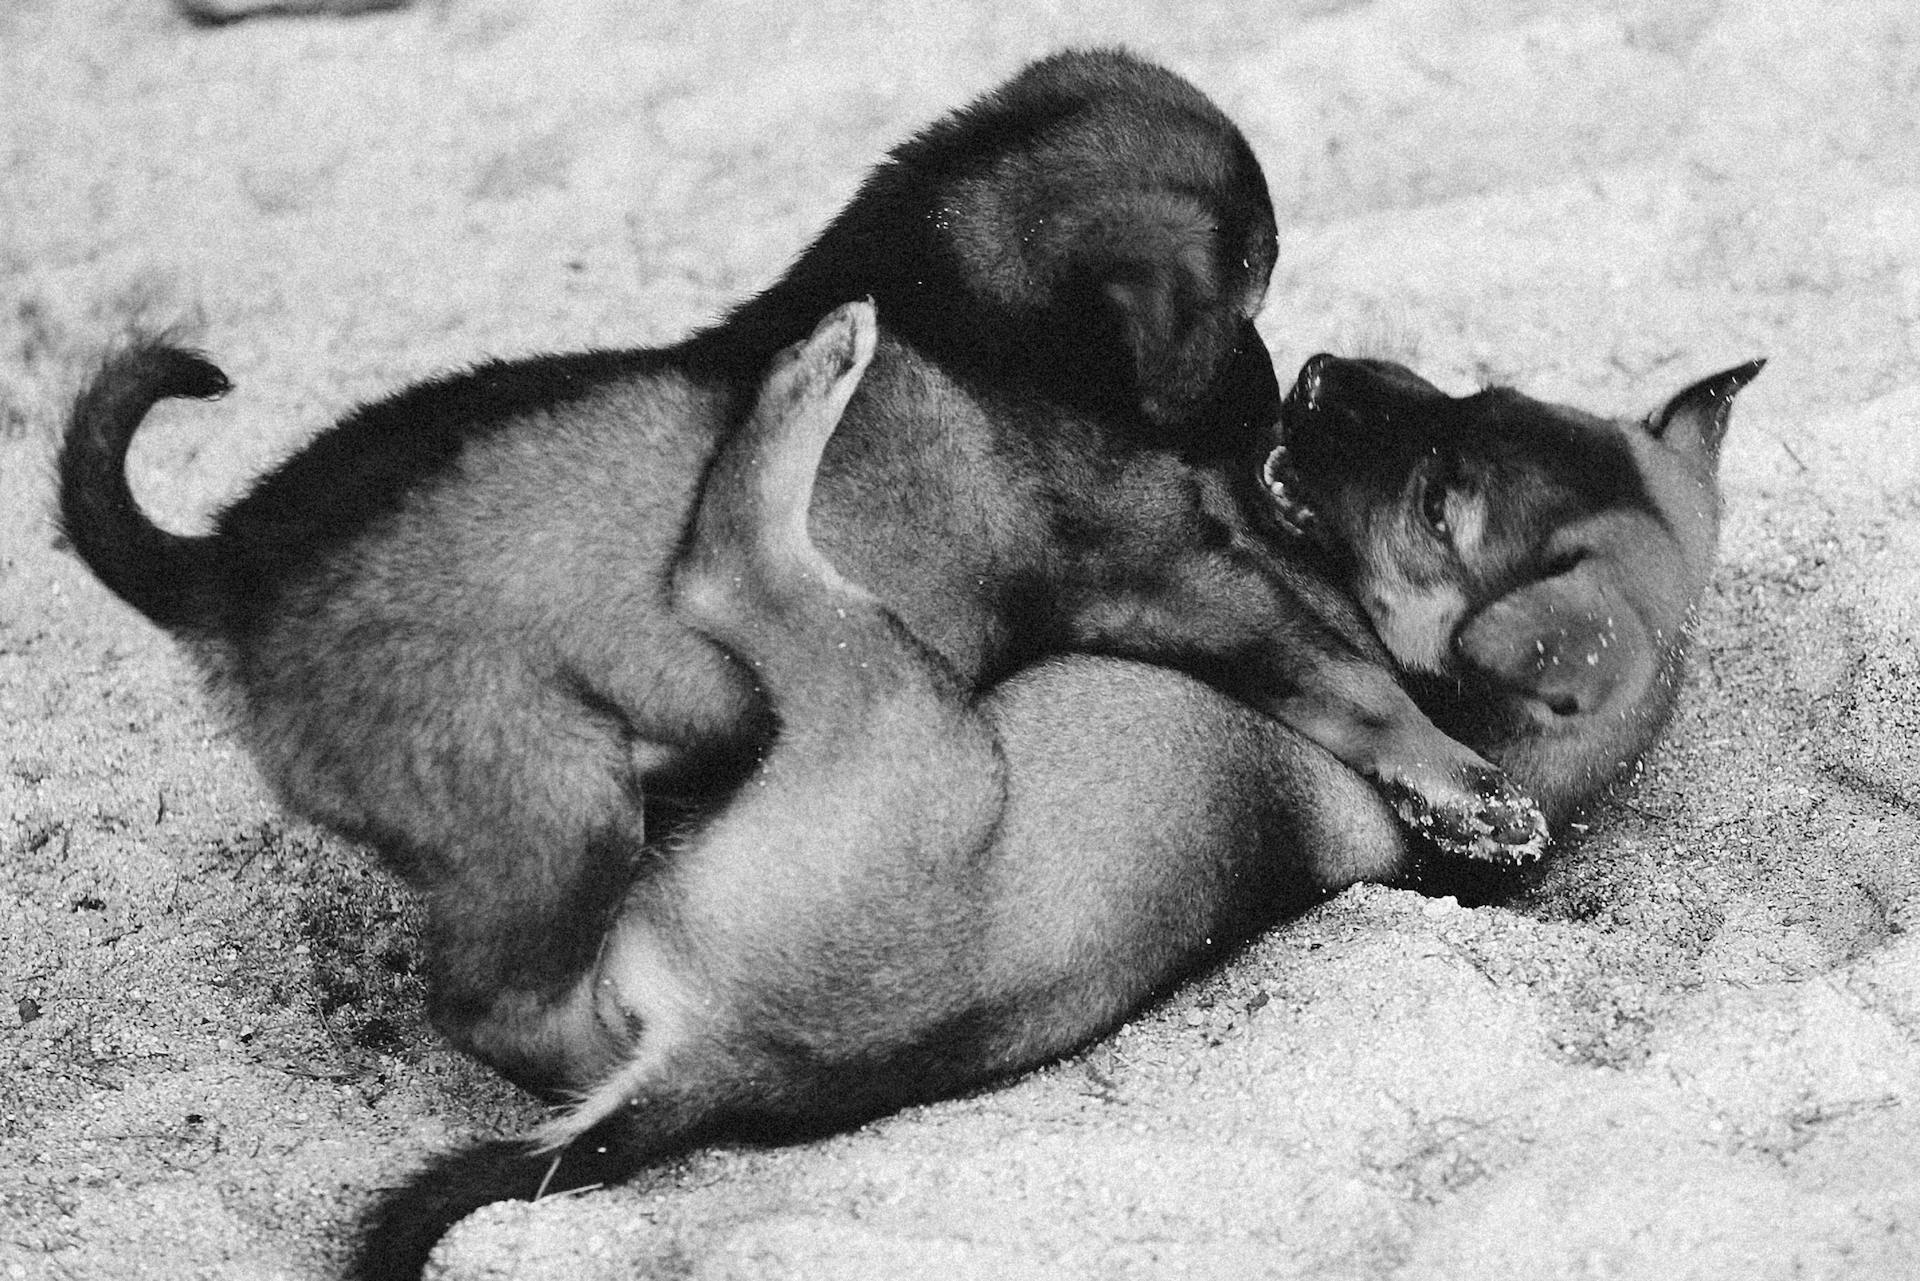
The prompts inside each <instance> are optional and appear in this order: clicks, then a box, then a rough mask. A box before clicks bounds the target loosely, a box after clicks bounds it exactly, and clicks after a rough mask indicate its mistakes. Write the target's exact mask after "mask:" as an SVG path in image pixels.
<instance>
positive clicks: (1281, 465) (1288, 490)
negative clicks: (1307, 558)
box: [1260, 445, 1319, 538]
mask: <svg viewBox="0 0 1920 1281" xmlns="http://www.w3.org/2000/svg"><path fill="white" fill-rule="evenodd" d="M1260 481H1261V483H1262V484H1264V485H1265V486H1266V487H1267V497H1268V498H1270V499H1272V500H1273V518H1274V519H1275V520H1276V521H1278V522H1279V524H1280V528H1281V529H1283V530H1285V531H1286V532H1287V533H1289V534H1291V535H1293V536H1294V537H1295V538H1305V537H1307V536H1308V535H1310V534H1312V533H1313V531H1314V528H1315V526H1316V525H1317V524H1318V523H1319V517H1318V516H1316V515H1315V514H1314V510H1313V507H1312V505H1311V504H1310V503H1308V502H1307V500H1306V499H1305V498H1304V497H1302V492H1303V487H1302V485H1301V483H1300V475H1299V473H1298V472H1296V471H1294V469H1293V460H1292V458H1291V457H1290V456H1289V455H1288V453H1287V447H1286V446H1285V445H1280V446H1277V447H1275V449H1274V451H1273V452H1272V453H1270V454H1268V455H1267V461H1266V463H1265V464H1264V465H1262V466H1261V468H1260Z"/></svg>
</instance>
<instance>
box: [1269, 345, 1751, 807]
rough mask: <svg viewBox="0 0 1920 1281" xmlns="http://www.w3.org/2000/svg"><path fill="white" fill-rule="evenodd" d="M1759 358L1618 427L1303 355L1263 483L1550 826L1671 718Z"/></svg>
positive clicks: (1400, 663)
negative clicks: (1738, 398)
mask: <svg viewBox="0 0 1920 1281" xmlns="http://www.w3.org/2000/svg"><path fill="white" fill-rule="evenodd" d="M1765 363H1766V362H1765V361H1760V360H1755V361H1750V362H1748V363H1747V364H1744V365H1739V366H1737V367H1735V368H1732V369H1729V370H1726V371H1724V372H1722V373H1719V374H1715V375H1714V376H1712V377H1710V378H1706V379H1703V380H1702V381H1700V382H1698V383H1696V384H1694V385H1693V386H1691V387H1689V388H1687V389H1686V390H1685V391H1683V392H1681V393H1680V394H1679V395H1678V396H1675V397H1674V398H1673V399H1672V400H1671V401H1669V402H1668V403H1667V404H1666V405H1665V406H1664V407H1663V408H1661V409H1660V411H1659V412H1657V413H1655V414H1653V415H1651V416H1649V417H1648V418H1647V419H1646V420H1645V421H1644V423H1640V424H1622V423H1619V422H1614V421H1609V420H1607V419H1602V418H1596V417H1594V416H1593V415H1591V414H1586V413H1582V412H1580V411H1579V410H1576V409H1570V408H1567V407H1564V406H1558V405H1547V404H1542V403H1541V402H1539V401H1535V400H1532V399H1529V398H1527V397H1525V396H1522V395H1520V394H1518V393H1517V392H1513V391H1511V390H1508V389H1505V388H1497V387H1496V388H1490V389H1488V390H1486V391H1482V392H1480V393H1478V394H1476V395H1473V396H1467V397H1461V398H1454V397H1450V396H1448V395H1446V394H1445V393H1444V392H1442V391H1440V390H1439V389H1438V388H1436V387H1434V386H1433V384H1431V383H1429V382H1427V381H1426V380H1425V379H1423V378H1421V377H1420V376H1419V375H1417V374H1415V373H1414V372H1413V371H1411V370H1409V369H1406V368H1405V367H1403V366H1400V365H1395V364H1391V363H1388V362H1383V361H1369V360H1340V359H1337V358H1335V357H1333V356H1326V355H1322V356H1316V357H1314V358H1313V359H1312V360H1310V361H1308V362H1307V364H1306V366H1305V367H1304V368H1303V369H1302V370H1301V372H1300V376H1299V379H1298V381H1297V382H1296V383H1295V385H1294V387H1293V389H1292V391H1291V392H1290V393H1289V394H1288V397H1287V401H1286V406H1285V416H1284V422H1285V443H1284V444H1282V445H1281V446H1280V447H1279V448H1278V449H1276V450H1275V451H1274V453H1273V454H1272V455H1271V456H1270V457H1269V459H1268V462H1267V465H1266V478H1267V482H1268V487H1269V490H1270V492H1271V493H1272V494H1273V496H1274V500H1275V504H1276V511H1277V513H1278V515H1279V518H1280V520H1281V523H1282V525H1283V527H1284V528H1285V529H1287V530H1288V531H1289V533H1291V534H1293V535H1294V536H1296V537H1298V538H1299V539H1301V541H1302V544H1303V546H1311V547H1313V548H1315V549H1317V550H1318V552H1319V553H1320V554H1321V555H1323V556H1325V557H1326V558H1328V560H1329V562H1330V564H1329V565H1328V567H1327V572H1329V573H1330V574H1332V575H1333V576H1334V577H1336V578H1338V579H1339V580H1340V581H1342V582H1344V583H1346V584H1348V585H1349V586H1350V587H1351V589H1352V590H1353V592H1354V594H1355V596H1356V597H1357V599H1358V600H1359V602H1360V603H1361V605H1362V606H1363V607H1364V609H1365V611H1366V614H1367V617H1368V619H1369V621H1370V622H1371V623H1372V625H1373V628H1374V630H1375V632H1376V633H1377V634H1378V635H1379V636H1380V638H1381V639H1382V641H1383V642H1384V644H1385V646H1386V648H1387V650H1388V652H1389V653H1391V654H1392V656H1393V659H1394V662H1395V664H1396V666H1397V667H1398V670H1399V672H1400V673H1401V675H1402V678H1403V679H1404V680H1406V682H1407V683H1408V685H1409V687H1410V688H1411V689H1413V690H1414V692H1415V695H1416V698H1417V699H1418V701H1419V703H1420V705H1421V707H1422V708H1423V709H1424V710H1426V711H1427V712H1428V713H1429V715H1431V716H1432V717H1433V719H1434V721H1435V723H1436V724H1438V725H1439V726H1440V727H1441V728H1443V729H1444V730H1445V731H1446V732H1447V733H1449V734H1450V735H1452V736H1454V737H1455V738H1458V739H1459V740H1460V741H1462V742H1464V743H1467V744H1470V745H1471V746H1473V747H1474V749H1475V750H1477V751H1479V752H1481V753H1482V754H1484V755H1485V756H1486V757H1487V758H1488V759H1489V760H1491V761H1494V762H1497V763H1498V764H1499V765H1500V766H1501V767H1502V768H1503V769H1504V770H1505V771H1506V772H1507V773H1508V774H1509V775H1510V776H1511V777H1512V778H1513V779H1514V780H1515V781H1516V782H1518V783H1519V785H1520V786H1521V787H1523V788H1524V789H1525V790H1526V791H1527V793H1528V794H1529V795H1530V796H1532V797H1533V798H1534V799H1535V800H1537V801H1538V802H1539V803H1540V804H1541V806H1542V808H1543V810H1544V811H1545V813H1546V815H1547V817H1548V819H1549V820H1550V821H1551V822H1552V823H1554V824H1555V825H1558V824H1560V823H1561V822H1562V821H1564V820H1565V819H1566V818H1567V817H1568V816H1570V815H1571V814H1572V813H1573V812H1574V811H1576V810H1577V809H1578V808H1579V807H1580V806H1582V805H1584V804H1585V803H1586V802H1588V801H1589V800H1591V799H1592V798H1593V797H1594V796H1596V795H1597V794H1598V793H1599V792H1601V791H1602V790H1603V789H1605V788H1606V787H1607V786H1608V785H1609V784H1610V783H1612V782H1614V781H1615V780H1616V779H1618V778H1619V777H1620V776H1621V775H1622V774H1623V773H1624V772H1625V771H1627V770H1628V769H1629V768H1631V766H1632V765H1633V764H1634V762H1635V761H1637V760H1639V758H1640V757H1641V756H1642V755H1643V754H1644V753H1645V752H1646V750H1647V749H1648V748H1649V747H1651V746H1652V745H1653V742H1654V740H1655V739H1656V738H1657V737H1658V736H1659V734H1660V732H1661V730H1662V729H1663V728H1664V727H1665V725H1666V722H1667V720H1668V717H1669V716H1670V715H1671V713H1672V710H1673V703H1674V698H1675V695H1676V693H1677V692H1678V690H1679V686H1680V679H1681V676H1682V672H1683V668H1684V657H1685V652H1686V638H1687V631H1688V626H1689V624H1690V622H1691V620H1692V613H1693V609H1694V606H1695V604H1696V603H1697V602H1698V601H1699V599H1700V594H1701V592H1702V591H1703V590H1704V589H1705V586H1706V582H1707V577H1708V575H1709V573H1710V572H1711V570H1712V566H1713V557H1714V550H1715V548H1716V546H1717V545H1718V539H1719V513H1720V506H1719V491H1718V488H1717V486H1716V482H1715V471H1716V468H1717V465H1718V461H1719V452H1720V442H1721V440H1722V438H1723V437H1724V435H1725V432H1726V426H1727V421H1728V415H1729V414H1730V412H1731V409H1732V404H1733V398H1734V396H1735V394H1736V393H1737V392H1738V391H1739V390H1740V389H1741V388H1742V387H1744V386H1746V384H1747V383H1748V382H1750V381H1752V379H1753V378H1754V376H1755V375H1757V374H1758V373H1759V372H1760V370H1761V368H1762V367H1763V366H1764V365H1765ZM1323 741H1324V739H1323Z"/></svg>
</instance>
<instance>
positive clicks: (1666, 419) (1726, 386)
mask: <svg viewBox="0 0 1920 1281" xmlns="http://www.w3.org/2000/svg"><path fill="white" fill-rule="evenodd" d="M1766 365H1767V362H1766V361H1764V360H1749V361H1748V362H1747V363H1746V364H1744V365H1735V366H1734V367H1733V368H1732V369H1726V370H1722V371H1721V372H1720V373H1717V374H1714V375H1713V376H1712V377H1710V378H1702V379H1701V380H1700V381H1699V382H1697V383H1695V384H1694V385H1693V386H1691V387H1689V388H1687V389H1686V390H1685V391H1683V392H1681V393H1680V394H1679V395H1678V396H1675V397H1674V398H1673V399H1672V400H1669V401H1668V402H1667V403H1666V406H1665V408H1663V409H1661V410H1660V412H1659V413H1657V414H1654V415H1653V416H1652V417H1651V418H1649V419H1647V430H1649V431H1651V432H1652V433H1653V434H1654V435H1655V436H1657V437H1658V438H1659V439H1661V440H1664V441H1666V442H1667V444H1669V445H1672V446H1673V447H1674V448H1675V449H1678V450H1680V451H1682V452H1683V453H1690V454H1698V455H1699V456H1700V457H1701V458H1703V459H1705V460H1706V461H1707V462H1710V463H1711V462H1717V461H1718V460H1719V458H1720V442H1721V440H1723V439H1724V438H1725V437H1726V434H1727V420H1728V418H1730V417H1731V416H1732V414H1733V397H1734V394H1735V393H1736V392H1738V391H1739V390H1740V389H1741V388H1742V387H1744V386H1746V385H1747V384H1748V383H1750V382H1752V381H1753V379H1754V376H1755V375H1756V374H1758V373H1759V372H1760V371H1761V370H1762V369H1764V368H1766Z"/></svg>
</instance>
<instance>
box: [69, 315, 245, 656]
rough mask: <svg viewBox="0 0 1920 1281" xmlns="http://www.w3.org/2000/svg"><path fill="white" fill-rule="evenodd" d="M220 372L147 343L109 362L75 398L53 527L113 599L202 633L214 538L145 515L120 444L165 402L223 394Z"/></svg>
mask: <svg viewBox="0 0 1920 1281" xmlns="http://www.w3.org/2000/svg"><path fill="white" fill-rule="evenodd" d="M231 386H232V384H230V383H229V382H228V381H227V376H226V375H225V374H223V373H221V372H220V370H219V369H217V368H215V367H214V365H212V364H211V363H210V362H208V361H207V360H206V359H204V358H203V357H201V356H198V355H195V354H194V353H193V352H190V351H183V350H181V349H180V348H178V347H171V346H168V345H167V344H166V343H164V342H161V341H158V340H154V339H142V340H139V341H136V342H135V343H133V344H132V345H131V346H129V347H127V348H126V349H124V350H122V351H119V352H116V353H114V354H113V355H112V356H110V357H108V358H107V361H106V363H105V364H104V365H102V366H101V369H100V372H99V373H98V374H96V375H95V376H94V379H93V381H92V382H91V383H90V384H88V386H87V388H86V390H84V391H82V392H81V393H80V396H79V398H78V399H77V400H75V401H74V406H73V416H72V417H71V418H70V419H68V421H67V433H66V439H65V441H64V442H63V443H62V445H61V447H60V462H59V469H60V528H61V530H62V531H63V532H65V534H66V536H67V538H68V539H69V540H70V541H71V542H72V543H73V547H74V550H75V551H76V552H78V553H79V554H80V559H81V560H83V561H85V562H86V563H87V567H88V568H89V569H91V570H92V571H93V572H94V574H95V575H97V576H98V577H99V579H100V581H101V582H103V583H105V584H106V585H107V587H108V588H109V589H111V590H112V591H113V592H114V594H115V595H117V596H119V597H120V599H122V600H124V601H126V602H127V604H129V605H131V606H133V607H134V608H135V609H137V610H139V611H140V612H141V613H143V614H145V615H146V616H147V617H148V618H150V619H152V620H153V621H154V622H155V623H157V624H159V625H160V626H161V627H164V628H167V629H168V630H171V631H180V630H189V631H191V630H201V629H205V628H209V627H211V626H212V625H213V624H214V622H215V621H216V620H217V618H218V617H219V610H220V596H221V593H220V588H219V578H218V574H217V569H216V559H215V555H214V550H213V542H214V540H213V539H212V538H204V537H203V538H189V537H185V536H182V535H180V534H170V533H168V532H167V531H166V530H164V529H161V528H160V527H159V526H158V525H156V524H154V523H153V522H152V521H151V520H149V519H147V516H146V514H145V513H144V512H142V511H141V510H140V507H139V504H138V503H136V502H135V501H134V498H133V491H132V489H130V488H129V487H128V485H127V466H126V464H127V447H128V446H129V445H130V444H132V442H133V434H134V432H136V431H138V430H139V428H140V422H141V420H142V419H143V418H145V417H146V415H147V411H148V410H150V409H152V408H153V406H154V405H155V404H156V403H157V402H159V401H162V400H165V399H168V398H169V397H174V396H191V397H194V398H195V399H199V400H208V399H212V398H213V397H215V396H219V395H222V394H224V393H225V392H226V391H227V390H228V388H229V387H231Z"/></svg>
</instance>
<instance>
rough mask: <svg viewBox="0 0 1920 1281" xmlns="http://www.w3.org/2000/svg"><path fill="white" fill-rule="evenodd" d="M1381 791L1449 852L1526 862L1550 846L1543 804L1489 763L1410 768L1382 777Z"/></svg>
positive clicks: (1413, 825)
mask: <svg viewBox="0 0 1920 1281" xmlns="http://www.w3.org/2000/svg"><path fill="white" fill-rule="evenodd" d="M1382 790H1384V791H1385V793H1386V796H1387V800H1388V802H1389V803H1390V804H1391V805H1392V806H1393V808H1394V811H1395V812H1396V813H1397V814H1399V815H1400V819H1401V821H1402V822H1404V823H1406V825H1407V826H1408V827H1410V828H1412V829H1413V830H1414V831H1416V832H1418V833H1419V834H1420V835H1422V836H1424V837H1426V838H1427V839H1428V840H1430V841H1432V842H1433V843H1434V844H1435V845H1437V846H1439V847H1440V849H1441V850H1442V851H1444V852H1445V853H1448V854H1455V855H1460V856H1462V857H1465V858H1477V859H1485V860H1488V861H1491V862H1496V863H1524V862H1528V861H1530V860H1532V859H1537V858H1539V857H1540V855H1541V854H1542V853H1543V852H1544V851H1545V850H1546V847H1547V819H1546V816H1545V815H1544V814H1542V813H1541V812H1540V806H1539V805H1538V804H1536V803H1535V802H1534V800H1533V798H1532V797H1530V796H1528V795H1527V794H1526V793H1524V792H1522V791H1521V790H1520V789H1519V788H1517V787H1515V786H1514V784H1513V782H1512V780H1511V779H1509V778H1508V777H1507V776H1506V775H1505V774H1502V773H1501V772H1500V771H1499V770H1497V769H1494V768H1493V767H1492V766H1490V765H1484V764H1471V765H1464V766H1461V767H1459V768H1457V769H1454V770H1451V771H1448V770H1425V769H1423V770H1417V771H1412V772H1409V773H1407V774H1402V775H1399V776H1396V777H1392V778H1386V779H1383V780H1382Z"/></svg>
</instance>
